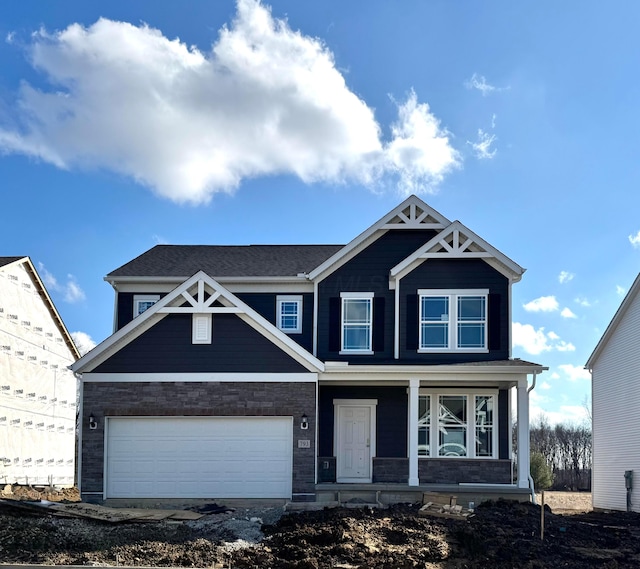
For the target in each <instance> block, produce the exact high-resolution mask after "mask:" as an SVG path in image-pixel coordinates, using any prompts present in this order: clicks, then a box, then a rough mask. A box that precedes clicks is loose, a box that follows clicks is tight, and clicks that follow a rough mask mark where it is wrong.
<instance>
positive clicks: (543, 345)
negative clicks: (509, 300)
mask: <svg viewBox="0 0 640 569" xmlns="http://www.w3.org/2000/svg"><path fill="white" fill-rule="evenodd" d="M511 331H512V337H513V340H512V341H513V347H514V348H516V347H520V348H522V349H523V350H524V351H525V352H527V353H528V354H532V355H538V354H541V353H542V352H549V351H552V350H555V351H558V352H573V351H575V349H576V348H575V346H574V345H573V344H571V343H570V342H565V341H564V340H561V339H560V336H558V334H556V333H555V332H553V331H550V332H545V329H544V328H538V329H537V330H536V329H535V328H534V327H533V326H532V325H531V324H520V322H514V323H513V326H512V329H511Z"/></svg>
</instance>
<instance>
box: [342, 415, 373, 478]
mask: <svg viewBox="0 0 640 569" xmlns="http://www.w3.org/2000/svg"><path fill="white" fill-rule="evenodd" d="M336 412H337V421H336V423H337V424H336V426H337V437H336V469H337V472H336V474H337V481H338V482H371V457H372V444H373V443H374V441H372V438H373V437H372V406H370V405H366V406H365V405H362V406H361V405H338V406H336Z"/></svg>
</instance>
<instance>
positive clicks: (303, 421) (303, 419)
mask: <svg viewBox="0 0 640 569" xmlns="http://www.w3.org/2000/svg"><path fill="white" fill-rule="evenodd" d="M300 428H301V429H303V430H306V429H308V428H309V417H307V414H306V413H303V414H302V417H301V418H300Z"/></svg>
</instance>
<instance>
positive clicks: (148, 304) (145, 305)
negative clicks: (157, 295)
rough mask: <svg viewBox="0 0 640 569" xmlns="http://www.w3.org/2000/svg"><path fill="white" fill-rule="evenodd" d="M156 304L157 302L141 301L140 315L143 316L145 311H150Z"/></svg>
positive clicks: (139, 305)
mask: <svg viewBox="0 0 640 569" xmlns="http://www.w3.org/2000/svg"><path fill="white" fill-rule="evenodd" d="M155 303H156V301H155V300H139V301H138V314H142V313H143V312H144V311H145V310H149V308H151V307H152V306H153V305H154V304H155Z"/></svg>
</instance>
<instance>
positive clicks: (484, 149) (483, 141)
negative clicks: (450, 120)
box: [467, 128, 497, 160]
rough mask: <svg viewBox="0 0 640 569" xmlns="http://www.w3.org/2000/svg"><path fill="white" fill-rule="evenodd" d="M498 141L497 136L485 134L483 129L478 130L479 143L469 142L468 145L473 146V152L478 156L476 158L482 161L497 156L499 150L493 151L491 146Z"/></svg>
mask: <svg viewBox="0 0 640 569" xmlns="http://www.w3.org/2000/svg"><path fill="white" fill-rule="evenodd" d="M496 140H497V137H496V135H495V134H489V133H488V132H484V130H482V129H481V128H479V129H478V141H477V142H471V141H470V140H467V144H469V145H471V148H473V151H474V152H475V154H476V158H478V159H480V160H485V159H491V158H493V157H494V156H495V155H496V152H497V150H496V149H495V148H494V149H491V145H492V144H493V143H494V142H495V141H496Z"/></svg>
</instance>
